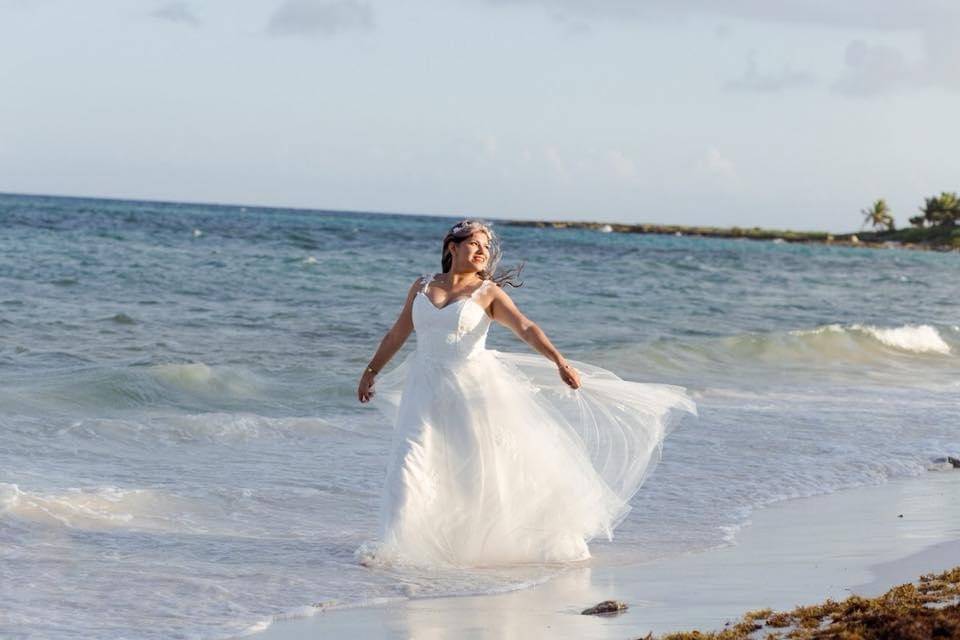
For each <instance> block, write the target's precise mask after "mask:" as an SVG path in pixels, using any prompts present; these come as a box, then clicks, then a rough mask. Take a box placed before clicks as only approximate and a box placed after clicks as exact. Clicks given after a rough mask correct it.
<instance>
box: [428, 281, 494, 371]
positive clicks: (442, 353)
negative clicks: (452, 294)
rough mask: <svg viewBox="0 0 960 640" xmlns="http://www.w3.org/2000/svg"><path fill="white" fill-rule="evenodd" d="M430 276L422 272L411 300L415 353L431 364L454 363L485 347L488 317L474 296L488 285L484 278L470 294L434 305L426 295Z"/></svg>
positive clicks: (472, 355)
mask: <svg viewBox="0 0 960 640" xmlns="http://www.w3.org/2000/svg"><path fill="white" fill-rule="evenodd" d="M432 281H433V276H428V275H425V276H422V277H421V284H420V290H419V291H418V292H417V297H416V299H415V300H414V301H413V326H414V329H415V330H416V333H417V351H416V353H417V357H418V359H420V360H421V361H424V362H429V363H431V364H435V365H441V366H442V365H447V366H455V365H456V364H457V363H458V362H463V361H465V360H468V359H470V358H472V357H474V356H475V355H477V354H478V353H480V352H482V351H484V350H485V349H486V343H487V331H488V330H489V329H490V318H489V316H487V313H486V311H484V309H483V307H481V306H480V305H479V303H477V301H476V298H477V296H478V295H480V293H481V292H482V291H483V290H484V289H485V288H486V287H488V286H490V285H491V282H490V281H489V280H487V281H485V282H484V283H483V284H482V285H480V288H479V289H477V290H476V291H474V292H473V294H471V295H470V296H467V297H463V298H459V299H456V300H453V301H452V302H448V303H447V306H445V307H443V308H442V309H441V308H437V307H436V306H435V305H434V304H433V302H432V301H431V300H430V298H429V297H428V296H427V287H429V285H430V283H431V282H432Z"/></svg>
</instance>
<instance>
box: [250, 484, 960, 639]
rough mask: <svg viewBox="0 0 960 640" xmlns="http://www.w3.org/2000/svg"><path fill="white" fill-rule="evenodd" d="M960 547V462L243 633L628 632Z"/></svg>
mask: <svg viewBox="0 0 960 640" xmlns="http://www.w3.org/2000/svg"><path fill="white" fill-rule="evenodd" d="M901 515H902V517H900V516H901ZM614 544H615V543H614ZM958 552H960V473H957V472H955V471H952V470H950V471H929V472H927V473H925V474H922V475H920V476H916V477H910V478H898V479H894V480H890V481H888V482H885V483H884V484H881V485H875V486H864V487H857V488H852V489H847V490H843V491H839V492H836V493H831V494H825V495H819V496H813V497H809V498H797V499H793V500H787V501H784V502H779V503H775V504H773V505H769V506H767V507H764V508H759V509H757V510H756V511H754V512H753V514H752V516H751V520H750V522H749V523H747V524H746V525H745V526H744V527H743V528H742V529H741V530H740V532H739V533H738V534H737V536H736V538H735V540H734V542H733V544H731V545H730V546H725V547H720V548H716V549H713V550H708V551H703V552H695V553H689V554H684V555H681V556H678V557H670V558H664V559H660V560H656V561H653V562H650V563H646V564H640V565H632V566H604V565H602V564H599V563H598V564H597V566H586V567H578V568H574V569H571V570H569V571H567V572H565V573H564V574H562V575H561V576H559V577H557V578H555V579H553V580H550V581H548V582H546V583H544V584H541V585H538V586H535V587H532V588H530V589H525V590H521V591H514V592H509V593H503V594H492V595H481V596H463V597H447V598H433V599H422V600H405V601H400V602H391V603H385V604H382V605H378V606H370V607H357V608H344V609H330V610H317V611H316V612H315V613H316V615H313V616H312V617H309V618H300V619H280V620H277V621H276V622H274V623H273V624H270V625H269V627H268V628H267V629H266V630H264V631H262V632H260V633H256V634H253V635H251V636H249V637H251V638H256V639H257V640H294V639H296V638H303V637H314V636H316V637H328V636H329V637H354V638H368V639H373V638H376V639H378V640H380V639H393V638H397V639H399V638H409V637H416V638H434V637H436V638H443V637H454V636H456V637H469V638H500V637H540V636H542V635H546V634H550V636H551V637H552V638H556V639H558V640H562V639H564V638H568V639H569V640H574V639H578V640H590V639H596V640H608V639H609V640H614V639H617V640H627V639H628V638H637V637H644V636H646V635H647V634H648V633H653V634H654V635H655V636H656V635H660V634H666V633H671V632H681V631H684V630H688V629H701V630H719V629H722V628H724V625H725V624H727V623H730V624H733V623H734V622H735V621H736V620H738V619H739V617H740V616H741V615H743V614H744V613H746V612H747V611H752V610H756V609H761V608H771V609H774V610H777V611H784V610H790V609H792V608H793V607H794V606H796V605H801V604H812V603H817V602H821V601H823V600H824V599H825V598H832V599H834V600H842V599H844V598H846V597H848V596H849V595H851V594H858V595H864V596H871V597H872V596H875V595H879V594H881V593H883V592H884V591H886V590H887V589H889V588H890V587H893V586H895V585H896V584H901V583H905V582H912V581H914V580H916V579H917V578H918V576H920V575H921V574H925V573H931V572H940V571H945V570H947V569H949V568H951V567H952V566H955V565H956V564H957V559H958V557H960V556H958ZM609 599H613V600H620V601H623V602H626V603H627V604H628V605H629V606H630V608H629V609H628V610H627V611H626V612H624V613H622V614H620V615H617V616H614V617H597V616H582V615H579V612H580V611H581V610H582V609H584V608H586V607H588V606H591V605H593V604H596V603H597V602H600V601H602V600H609Z"/></svg>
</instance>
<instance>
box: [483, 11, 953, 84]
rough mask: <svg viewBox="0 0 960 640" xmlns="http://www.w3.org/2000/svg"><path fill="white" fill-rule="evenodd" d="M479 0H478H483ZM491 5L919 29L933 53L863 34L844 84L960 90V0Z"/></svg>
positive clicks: (582, 15) (590, 16) (753, 75)
mask: <svg viewBox="0 0 960 640" xmlns="http://www.w3.org/2000/svg"><path fill="white" fill-rule="evenodd" d="M475 1H476V0H475ZM480 1H482V2H485V3H486V4H488V5H491V6H499V7H509V6H515V7H516V6H531V7H537V6H539V7H541V8H543V9H544V10H545V11H546V12H547V13H548V15H550V16H557V15H561V16H565V18H566V19H567V20H572V19H579V20H584V21H590V20H618V21H623V20H636V21H647V22H650V21H663V20H665V19H667V20H682V19H685V18H688V17H697V16H700V17H708V18H720V19H733V20H746V21H751V22H767V23H775V24H783V25H799V26H803V25H808V26H812V27H828V28H838V29H856V30H872V31H876V32H878V35H880V34H881V33H883V34H889V33H898V34H903V35H914V36H918V37H919V38H920V40H921V41H922V43H923V46H924V49H925V54H924V55H923V57H922V58H921V59H919V60H916V61H914V62H908V61H907V60H906V58H905V56H903V54H901V53H900V52H899V50H897V49H895V48H894V47H891V46H890V45H887V44H867V43H865V42H861V41H857V42H854V43H851V45H850V47H849V48H848V52H847V55H846V57H845V61H842V62H840V64H841V66H842V69H841V72H840V75H841V77H840V78H839V79H838V80H837V81H836V82H835V83H834V84H833V88H834V89H836V90H837V91H838V92H840V93H843V94H846V95H851V96H871V95H877V94H881V93H885V92H888V91H892V90H896V89H902V88H907V87H921V86H939V87H944V88H948V89H954V90H960V38H957V36H956V28H957V25H958V24H960V2H956V1H953V0H914V1H913V2H903V1H902V0H843V1H840V2H838V1H836V0H777V1H771V0H644V1H643V2H638V1H637V0H592V1H591V2H584V1H583V0H480ZM812 80H813V78H811V77H809V76H807V75H806V74H805V73H803V72H801V71H795V70H792V69H789V68H785V69H783V70H782V71H779V72H775V73H770V72H767V73H760V72H758V71H757V70H756V69H753V70H751V69H750V68H749V67H748V69H747V73H746V74H745V75H744V76H743V77H741V78H738V79H734V80H732V81H731V82H729V83H728V84H727V88H728V89H733V90H747V91H780V90H783V89H785V88H788V87H794V86H800V85H802V84H809V83H810V82H811V81H812Z"/></svg>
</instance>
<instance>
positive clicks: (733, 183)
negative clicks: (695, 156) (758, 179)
mask: <svg viewBox="0 0 960 640" xmlns="http://www.w3.org/2000/svg"><path fill="white" fill-rule="evenodd" d="M696 168H697V170H698V171H699V172H700V173H701V174H702V175H705V176H707V178H708V179H709V181H710V182H713V184H714V185H716V186H718V187H720V188H721V189H725V190H730V191H734V190H737V189H738V188H739V187H740V176H739V175H738V173H737V167H736V165H735V164H734V162H733V160H731V159H730V158H728V157H726V156H725V155H723V154H722V153H720V150H719V149H717V148H716V147H707V149H706V150H705V151H704V153H703V155H702V156H701V157H700V159H699V160H698V161H697V166H696Z"/></svg>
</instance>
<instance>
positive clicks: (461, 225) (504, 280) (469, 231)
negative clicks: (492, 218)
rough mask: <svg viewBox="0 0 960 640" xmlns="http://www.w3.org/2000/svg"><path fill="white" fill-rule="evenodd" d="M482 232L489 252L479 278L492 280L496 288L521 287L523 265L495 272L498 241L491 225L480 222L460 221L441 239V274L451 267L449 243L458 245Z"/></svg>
mask: <svg viewBox="0 0 960 640" xmlns="http://www.w3.org/2000/svg"><path fill="white" fill-rule="evenodd" d="M478 231H479V232H482V233H485V234H486V235H487V238H489V239H490V251H489V257H488V258H487V265H486V267H485V268H484V269H482V270H481V271H480V277H481V278H483V279H484V280H492V281H493V282H494V283H495V284H497V285H498V286H501V287H503V286H505V285H509V286H511V287H520V286H523V281H522V280H519V277H520V272H521V271H523V266H524V265H523V263H522V262H521V263H520V264H519V265H517V266H515V267H510V268H508V269H504V270H502V271H500V272H499V273H498V272H497V266H498V265H499V264H500V257H501V252H500V239H499V238H498V237H497V234H496V233H494V231H493V229H492V228H491V225H489V224H486V223H484V222H482V221H480V220H461V221H460V222H458V223H457V224H455V225H453V226H452V227H450V231H448V232H447V235H445V236H444V237H443V246H442V248H441V254H440V267H441V269H442V270H443V273H447V272H448V271H450V269H451V267H452V266H453V254H452V253H450V243H451V242H452V243H454V244H460V243H461V242H463V241H464V240H466V239H467V238H469V237H470V236H472V235H473V234H475V233H477V232H478Z"/></svg>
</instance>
